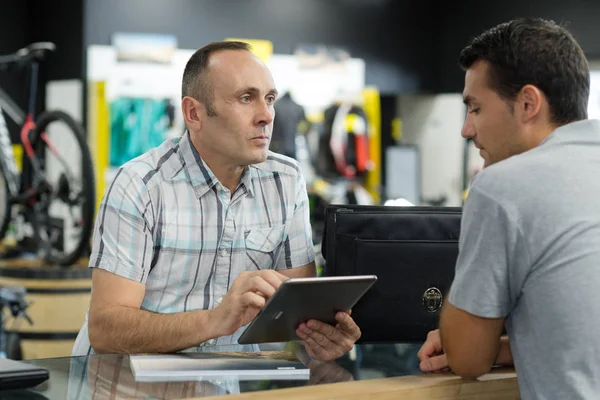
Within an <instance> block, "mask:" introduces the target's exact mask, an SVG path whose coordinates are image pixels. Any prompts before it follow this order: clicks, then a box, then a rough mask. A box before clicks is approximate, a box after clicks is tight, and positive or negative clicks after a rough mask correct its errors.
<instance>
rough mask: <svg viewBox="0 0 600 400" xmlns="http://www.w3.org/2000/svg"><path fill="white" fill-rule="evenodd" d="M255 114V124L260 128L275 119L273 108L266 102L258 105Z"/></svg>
mask: <svg viewBox="0 0 600 400" xmlns="http://www.w3.org/2000/svg"><path fill="white" fill-rule="evenodd" d="M257 107H258V110H257V113H256V121H257V122H256V123H257V124H258V125H261V126H265V125H269V124H270V123H271V122H273V119H274V118H275V110H273V106H272V105H270V104H267V103H266V102H262V103H260V105H259V106H257Z"/></svg>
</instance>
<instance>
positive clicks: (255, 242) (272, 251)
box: [244, 225, 284, 270]
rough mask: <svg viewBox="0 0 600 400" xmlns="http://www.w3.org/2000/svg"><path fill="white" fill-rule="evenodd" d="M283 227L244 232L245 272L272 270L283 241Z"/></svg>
mask: <svg viewBox="0 0 600 400" xmlns="http://www.w3.org/2000/svg"><path fill="white" fill-rule="evenodd" d="M283 232H284V226H283V225H281V226H274V227H270V228H255V229H251V230H247V231H244V236H245V243H246V261H247V262H246V270H256V269H273V268H274V267H275V264H276V262H277V257H278V256H279V252H280V248H281V243H282V241H283Z"/></svg>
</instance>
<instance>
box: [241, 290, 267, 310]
mask: <svg viewBox="0 0 600 400" xmlns="http://www.w3.org/2000/svg"><path fill="white" fill-rule="evenodd" d="M265 303H266V301H265V298H264V297H262V296H259V295H257V294H256V293H254V292H246V293H244V294H243V295H242V304H243V305H244V306H248V307H256V308H259V309H262V308H263V307H264V306H265Z"/></svg>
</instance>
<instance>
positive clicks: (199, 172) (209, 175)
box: [179, 131, 254, 198]
mask: <svg viewBox="0 0 600 400" xmlns="http://www.w3.org/2000/svg"><path fill="white" fill-rule="evenodd" d="M179 146H180V148H181V156H182V157H183V161H184V163H185V165H186V168H187V170H188V172H189V175H190V179H191V182H192V185H193V187H194V191H195V192H196V196H198V198H201V197H202V196H204V195H205V194H206V193H207V192H208V191H210V190H211V189H212V188H213V186H215V185H217V184H218V185H219V186H221V184H220V182H219V180H218V179H217V177H216V176H215V174H214V173H213V172H212V171H211V169H210V168H209V167H208V165H206V163H205V162H204V160H203V159H202V157H201V156H200V153H198V150H196V148H195V147H194V144H193V143H192V141H191V139H190V134H189V132H188V131H186V132H185V134H184V135H183V137H182V138H181V140H180V142H179ZM240 185H243V186H244V188H245V189H246V190H247V191H248V192H249V193H250V194H251V195H252V196H254V188H253V185H252V173H251V168H246V169H245V170H244V172H243V173H242V177H241V179H240Z"/></svg>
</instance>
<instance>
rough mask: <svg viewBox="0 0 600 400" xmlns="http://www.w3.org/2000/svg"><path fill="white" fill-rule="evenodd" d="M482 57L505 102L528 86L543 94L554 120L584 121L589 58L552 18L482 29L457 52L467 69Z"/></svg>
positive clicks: (492, 82) (529, 19) (562, 122)
mask: <svg viewBox="0 0 600 400" xmlns="http://www.w3.org/2000/svg"><path fill="white" fill-rule="evenodd" d="M480 60H482V61H487V62H489V64H490V76H489V79H490V86H491V87H492V89H494V90H495V91H496V92H497V93H498V94H499V95H500V97H502V98H504V99H505V100H508V101H512V100H514V99H515V98H516V96H517V94H518V93H519V91H520V90H521V89H522V88H523V86H525V85H527V84H531V85H534V86H536V87H537V88H538V89H540V90H541V91H542V92H543V93H544V95H545V96H546V98H547V100H548V104H549V106H550V119H551V122H552V123H554V124H557V125H564V124H567V123H569V122H574V121H580V120H583V119H587V105H588V97H589V94H590V71H589V65H588V62H587V60H586V58H585V55H584V53H583V50H582V49H581V47H580V46H579V44H577V41H576V40H575V39H574V38H573V36H572V35H571V34H570V33H569V31H568V30H567V29H565V28H564V27H562V26H560V25H557V24H556V23H555V22H554V21H548V20H543V19H540V18H521V19H516V20H513V21H509V22H505V23H503V24H500V25H498V26H496V27H494V28H492V29H490V30H488V31H486V32H484V33H483V34H481V35H480V36H477V37H476V38H474V39H473V40H472V41H471V42H470V43H469V45H468V46H467V47H465V48H464V49H463V50H462V51H461V53H460V56H459V59H458V63H459V65H460V66H461V67H462V68H463V69H464V70H467V69H469V68H471V66H472V65H473V64H474V63H475V62H477V61H480Z"/></svg>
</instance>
